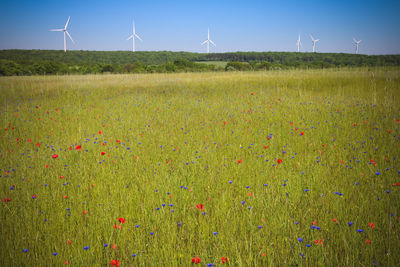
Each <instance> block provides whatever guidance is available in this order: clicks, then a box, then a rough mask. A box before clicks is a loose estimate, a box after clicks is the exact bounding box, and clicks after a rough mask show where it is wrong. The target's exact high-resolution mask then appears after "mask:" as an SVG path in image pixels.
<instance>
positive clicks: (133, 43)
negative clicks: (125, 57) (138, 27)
mask: <svg viewBox="0 0 400 267" xmlns="http://www.w3.org/2000/svg"><path fill="white" fill-rule="evenodd" d="M135 37H136V38H138V39H139V40H140V41H142V42H143V40H142V39H140V37H139V35H137V34H136V31H135V22H133V29H132V35H131V36H129V38H128V39H126V40H129V39H131V38H132V52H135Z"/></svg>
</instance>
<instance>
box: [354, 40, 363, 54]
mask: <svg viewBox="0 0 400 267" xmlns="http://www.w3.org/2000/svg"><path fill="white" fill-rule="evenodd" d="M353 41H354V43H355V44H356V54H358V45H359V44H360V43H361V41H362V40H359V41H357V40H356V38H354V37H353Z"/></svg>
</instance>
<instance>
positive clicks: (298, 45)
mask: <svg viewBox="0 0 400 267" xmlns="http://www.w3.org/2000/svg"><path fill="white" fill-rule="evenodd" d="M296 44H297V52H300V46H303V45H302V44H301V41H300V34H299V38H298V39H297V42H296Z"/></svg>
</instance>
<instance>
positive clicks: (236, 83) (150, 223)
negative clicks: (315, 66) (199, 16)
mask: <svg viewBox="0 0 400 267" xmlns="http://www.w3.org/2000/svg"><path fill="white" fill-rule="evenodd" d="M0 91H1V95H0V100H1V108H0V115H1V116H0V122H1V125H2V128H1V129H0V169H1V170H0V198H1V200H2V202H0V219H1V225H0V238H1V249H0V265H1V266H23V265H25V266H45V265H46V266H58V265H63V264H70V265H73V266H100V265H101V266H111V265H113V266H189V265H196V262H200V263H198V264H197V266H213V265H214V266H221V265H223V264H227V265H233V266H268V265H269V266H286V265H291V266H292V265H295V266H296V265H299V266H308V265H310V266H313V265H317V266H325V265H328V266H371V265H377V266H395V265H396V264H398V263H399V262H400V146H399V144H400V130H399V127H400V123H399V119H400V70H399V69H398V68H373V69H366V68H365V69H364V68H363V69H331V70H308V71H307V70H298V71H271V72H243V73H242V72H235V73H182V74H141V75H87V76H83V75H82V76H32V77H2V78H0ZM396 262H397V263H396Z"/></svg>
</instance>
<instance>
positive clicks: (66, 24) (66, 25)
mask: <svg viewBox="0 0 400 267" xmlns="http://www.w3.org/2000/svg"><path fill="white" fill-rule="evenodd" d="M69 18H70V17H68V20H67V23H65V27H64V29H67V27H68V23H69Z"/></svg>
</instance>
